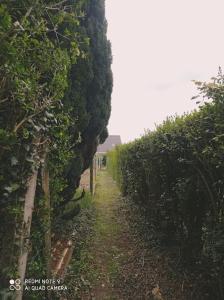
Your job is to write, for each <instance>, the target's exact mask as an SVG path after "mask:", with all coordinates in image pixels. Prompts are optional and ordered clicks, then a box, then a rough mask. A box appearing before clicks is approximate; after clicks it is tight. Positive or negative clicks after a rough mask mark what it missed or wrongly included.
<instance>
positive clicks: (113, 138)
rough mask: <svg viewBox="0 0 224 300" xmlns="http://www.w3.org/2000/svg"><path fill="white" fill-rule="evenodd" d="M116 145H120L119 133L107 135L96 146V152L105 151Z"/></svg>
mask: <svg viewBox="0 0 224 300" xmlns="http://www.w3.org/2000/svg"><path fill="white" fill-rule="evenodd" d="M117 145H121V137H120V135H109V136H108V138H107V139H106V141H105V142H104V143H103V144H102V145H99V146H98V148H97V153H106V152H107V151H110V150H112V149H113V148H114V147H115V146H117Z"/></svg>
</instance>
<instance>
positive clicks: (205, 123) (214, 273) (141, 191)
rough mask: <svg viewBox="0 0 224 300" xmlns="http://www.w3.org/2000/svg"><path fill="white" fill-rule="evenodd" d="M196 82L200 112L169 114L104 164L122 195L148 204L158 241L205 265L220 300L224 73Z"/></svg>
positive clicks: (223, 227)
mask: <svg viewBox="0 0 224 300" xmlns="http://www.w3.org/2000/svg"><path fill="white" fill-rule="evenodd" d="M196 84H197V86H198V89H199V92H200V95H202V96H203V97H204V101H203V103H202V104H201V105H200V109H199V110H198V111H194V112H192V113H191V114H189V115H184V116H182V117H174V118H168V119H167V120H166V121H165V122H164V123H163V124H162V125H160V126H158V127H157V129H156V130H155V131H154V132H149V133H148V134H146V135H145V136H144V137H142V138H141V139H138V140H136V141H134V142H132V143H130V144H126V145H122V146H119V147H117V148H116V149H115V150H113V151H112V152H110V153H109V154H108V165H109V166H108V168H109V170H110V172H111V173H112V174H113V177H114V178H115V179H116V180H117V181H118V183H119V184H120V185H121V189H122V192H123V194H125V195H128V196H129V197H131V198H132V199H133V200H134V201H135V202H136V203H138V204H139V205H143V206H144V207H145V208H146V210H147V216H148V220H149V224H150V226H153V228H154V229H155V231H156V232H157V238H158V239H159V240H160V242H161V243H163V245H166V246H169V245H177V246H178V247H179V248H180V251H181V256H182V258H183V259H184V260H185V261H187V262H188V266H194V267H193V268H194V269H199V266H200V269H204V271H205V270H206V273H207V276H208V277H209V285H207V286H206V287H205V290H206V289H207V288H208V287H210V288H212V295H213V297H214V298H216V299H221V298H222V296H223V277H224V276H223V275H224V255H223V253H224V252H223V250H224V219H223V216H224V178H223V174H224V163H223V161H224V160H223V150H224V123H223V115H224V102H223V100H224V96H223V95H224V93H223V92H224V77H223V75H222V74H221V73H219V75H218V77H217V78H214V79H213V82H209V83H200V82H197V83H196ZM207 99H209V101H208V100H207ZM189 262H190V264H189ZM195 263H196V264H197V265H196V266H195ZM206 284H207V283H206ZM210 292H211V291H210ZM214 295H216V296H214Z"/></svg>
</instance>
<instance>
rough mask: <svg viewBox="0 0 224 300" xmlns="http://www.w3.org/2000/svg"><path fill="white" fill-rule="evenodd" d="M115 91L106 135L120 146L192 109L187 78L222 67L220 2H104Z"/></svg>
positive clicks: (191, 91) (223, 19)
mask: <svg viewBox="0 0 224 300" xmlns="http://www.w3.org/2000/svg"><path fill="white" fill-rule="evenodd" d="M106 17H107V21H108V38H109V39H110V41H111V43H112V52H113V65H112V70H113V76H114V88H113V94H112V114H111V119H110V122H109V133H110V134H120V135H121V138H122V142H127V141H130V140H133V139H135V138H137V137H139V136H140V135H142V134H143V133H144V129H151V130H152V129H154V124H155V123H156V124H160V123H161V122H162V121H163V120H164V119H165V118H166V116H169V115H174V114H175V113H178V114H182V113H184V112H187V111H190V110H192V109H194V108H195V107H196V104H195V101H192V100H190V98H191V97H192V96H194V95H195V94H196V89H195V87H194V84H193V83H192V82H191V80H193V79H195V80H208V79H210V78H211V77H212V76H215V75H217V72H218V67H219V66H222V67H223V65H224V34H223V30H224V1H223V0H138V1H137V0H106Z"/></svg>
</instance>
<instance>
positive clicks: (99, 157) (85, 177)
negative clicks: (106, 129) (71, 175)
mask: <svg viewBox="0 0 224 300" xmlns="http://www.w3.org/2000/svg"><path fill="white" fill-rule="evenodd" d="M117 145H121V137H120V135H109V136H108V138H107V139H106V140H105V142H104V143H103V144H101V145H99V146H98V148H97V152H96V154H95V157H94V159H93V163H92V165H91V167H90V168H89V169H87V170H86V171H85V172H84V173H83V174H82V176H81V180H80V188H81V189H84V190H87V191H90V192H91V193H92V194H93V193H94V191H95V182H96V174H97V170H99V169H102V167H103V166H104V165H105V160H106V153H107V152H108V151H110V150H112V149H113V148H114V147H116V146H117Z"/></svg>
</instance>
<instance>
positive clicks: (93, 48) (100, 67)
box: [0, 0, 112, 299]
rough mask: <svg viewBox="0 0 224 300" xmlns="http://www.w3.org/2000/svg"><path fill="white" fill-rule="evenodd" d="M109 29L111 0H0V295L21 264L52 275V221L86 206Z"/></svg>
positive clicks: (102, 108) (105, 91)
mask: <svg viewBox="0 0 224 300" xmlns="http://www.w3.org/2000/svg"><path fill="white" fill-rule="evenodd" d="M106 31H107V23H106V20H105V1H104V0H93V1H92V0H77V1H73V0H64V1H55V0H48V1H44V0H38V1H36V0H24V1H20V0H15V1H7V0H2V1H1V3H0V40H1V47H0V164H1V168H0V244H1V246H0V266H1V268H0V282H1V284H0V297H1V295H3V293H4V292H7V291H8V285H9V279H10V278H20V279H21V281H23V278H24V276H25V274H24V272H26V275H27V276H31V277H33V276H36V277H42V276H45V277H46V276H48V277H50V274H49V273H50V272H51V270H50V260H51V258H50V251H51V245H50V240H51V230H50V229H52V232H54V229H55V228H56V226H57V225H58V224H61V222H62V220H63V221H64V220H65V219H66V221H69V220H70V219H73V218H74V216H76V215H77V213H78V212H79V210H80V205H79V203H78V202H77V197H74V194H75V191H76V190H77V188H78V186H79V179H80V176H81V174H82V172H83V171H84V170H85V169H86V168H88V167H89V165H90V162H91V160H92V158H93V156H94V154H95V151H96V148H97V145H98V143H99V142H100V141H103V140H104V139H105V138H106V136H107V129H106V128H107V123H108V119H109V116H110V100H111V99H110V98H111V91H112V72H111V59H112V57H111V48H110V43H109V41H108V40H107V36H106ZM78 199H80V198H79V197H78ZM70 206H71V207H73V209H72V211H70V213H69V214H67V210H68V207H70ZM31 207H32V208H33V207H34V209H30V208H31ZM68 219H69V220H68ZM31 220H32V222H31ZM40 240H41V242H40ZM24 253H25V254H26V257H25V255H23V254H24ZM28 254H29V256H28ZM24 257H25V258H24ZM27 257H28V259H27ZM23 260H24V261H23ZM26 266H27V268H26ZM3 287H4V288H5V289H3V290H1V289H2V288H3ZM19 297H20V298H21V295H20V296H19ZM28 297H31V296H30V295H29V296H28ZM37 297H39V298H40V297H41V296H40V295H39V296H37ZM29 299H31V298H29Z"/></svg>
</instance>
